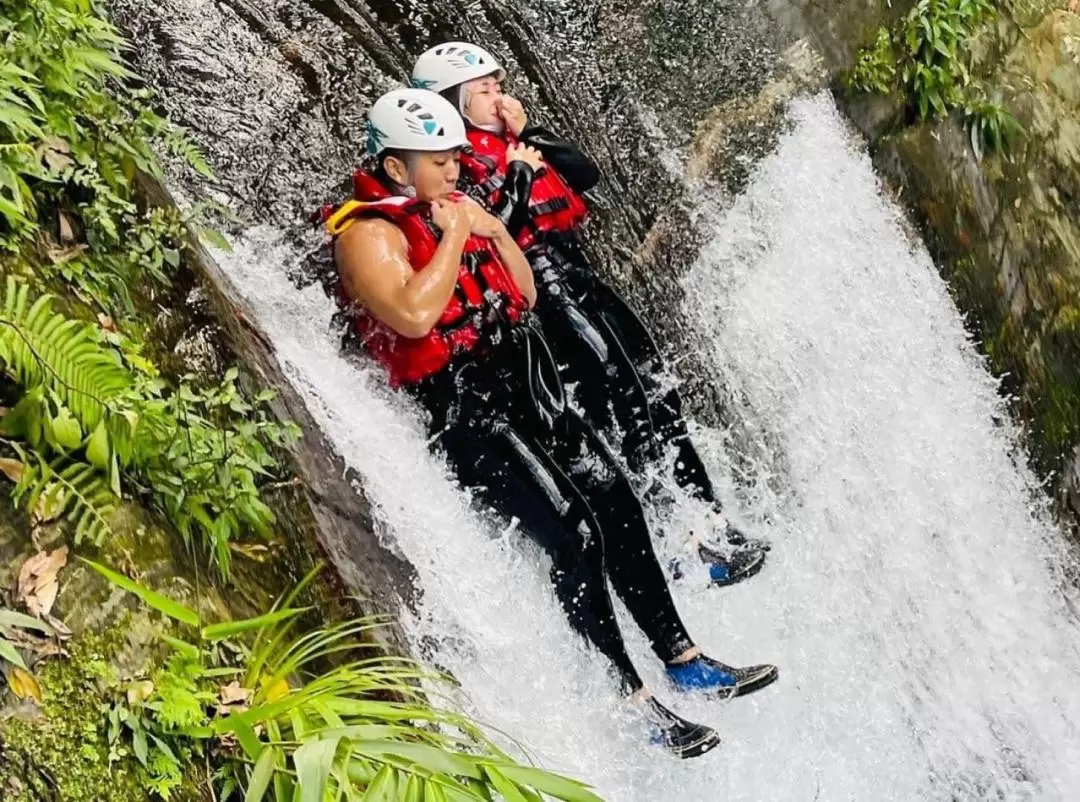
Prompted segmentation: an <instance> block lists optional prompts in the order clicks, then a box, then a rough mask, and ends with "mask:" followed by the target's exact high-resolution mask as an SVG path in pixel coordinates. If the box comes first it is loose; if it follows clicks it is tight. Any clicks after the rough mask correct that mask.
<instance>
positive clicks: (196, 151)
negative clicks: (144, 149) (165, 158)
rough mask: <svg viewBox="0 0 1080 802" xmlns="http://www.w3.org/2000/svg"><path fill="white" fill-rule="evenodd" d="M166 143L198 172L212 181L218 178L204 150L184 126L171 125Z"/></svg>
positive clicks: (166, 135)
mask: <svg viewBox="0 0 1080 802" xmlns="http://www.w3.org/2000/svg"><path fill="white" fill-rule="evenodd" d="M165 145H166V147H168V149H169V150H170V151H171V152H172V153H173V154H175V155H176V156H179V157H180V158H181V159H183V160H184V161H185V162H187V164H188V165H189V166H190V167H191V168H192V169H194V170H195V171H196V172H197V173H199V174H200V175H202V176H203V177H205V178H209V179H210V180H211V181H215V180H217V176H216V175H214V168H212V167H211V166H210V164H209V162H207V161H206V156H205V155H203V152H202V150H201V149H200V148H199V146H198V145H196V144H195V143H194V142H192V141H191V139H190V138H189V137H188V135H187V133H186V132H185V131H184V129H183V128H179V127H177V126H175V125H173V126H171V127H170V128H169V130H168V131H167V132H166V134H165Z"/></svg>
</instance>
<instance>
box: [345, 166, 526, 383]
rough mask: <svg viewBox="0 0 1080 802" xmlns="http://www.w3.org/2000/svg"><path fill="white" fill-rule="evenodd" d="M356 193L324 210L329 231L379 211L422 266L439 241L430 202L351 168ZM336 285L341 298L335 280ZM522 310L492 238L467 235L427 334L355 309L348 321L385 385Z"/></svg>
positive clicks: (419, 375) (427, 371)
mask: <svg viewBox="0 0 1080 802" xmlns="http://www.w3.org/2000/svg"><path fill="white" fill-rule="evenodd" d="M353 190H354V199H353V201H350V202H349V203H346V204H344V205H343V206H341V207H340V208H339V209H338V210H337V211H336V212H334V213H332V214H331V215H329V216H328V217H327V220H326V222H327V227H328V229H330V232H331V234H334V235H335V237H336V235H337V234H340V233H341V231H343V230H344V228H345V227H347V225H348V222H347V221H351V220H354V219H356V218H365V217H382V218H385V219H387V220H389V221H390V222H391V223H393V224H394V225H396V226H397V227H398V228H399V229H401V232H402V233H403V234H404V235H405V240H406V242H407V243H408V245H409V264H411V265H412V267H413V269H414V270H423V269H424V268H425V267H426V266H427V264H428V262H430V261H431V258H432V256H434V254H435V250H436V249H437V248H438V247H439V238H438V235H437V234H436V229H435V228H434V227H433V226H432V224H431V206H430V204H428V203H426V202H423V201H418V200H414V199H411V198H405V197H400V196H391V195H390V193H389V192H388V191H387V190H386V188H385V187H384V186H383V185H382V184H381V183H380V182H379V181H378V179H376V178H375V177H374V176H372V175H371V174H370V173H367V172H365V171H363V170H357V171H356V173H355V174H354V175H353ZM338 286H339V292H341V294H342V297H343V300H344V301H345V302H346V303H349V302H351V300H352V299H349V298H345V297H344V291H343V288H342V286H341V284H340V282H339V285H338ZM527 309H528V303H527V302H526V300H525V296H524V295H522V293H521V290H520V289H519V288H518V286H517V283H516V282H515V281H514V278H513V276H511V275H510V272H509V271H508V270H507V268H506V266H505V265H503V263H502V260H501V259H500V258H499V253H498V251H497V250H496V248H495V246H494V245H493V244H492V242H491V240H489V239H485V238H483V237H476V236H472V237H469V239H468V240H467V241H466V243H465V248H464V250H463V251H462V259H461V266H460V267H459V268H458V279H457V287H456V288H455V290H454V294H453V295H452V296H451V298H450V301H449V302H448V303H447V305H446V309H445V310H443V313H442V315H441V316H440V317H439V320H438V322H437V323H436V324H435V326H434V328H432V330H431V331H430V332H428V334H426V335H425V336H423V337H418V338H412V337H405V336H403V335H401V334H398V333H397V332H395V331H394V330H393V329H391V328H390V327H389V326H387V325H386V324H384V323H382V322H381V321H379V320H377V319H376V318H375V317H374V316H372V315H371V314H368V313H367V312H366V311H365V310H362V309H361V310H358V312H359V313H358V314H357V315H356V316H355V317H354V325H355V326H356V330H357V334H359V335H360V338H361V341H362V342H363V343H364V344H365V347H366V348H367V350H368V352H369V353H370V354H371V355H372V356H373V357H374V358H375V359H376V360H377V361H378V362H379V363H381V364H382V365H384V366H386V368H387V369H388V370H389V372H390V384H391V386H393V387H398V386H400V385H402V384H414V383H416V382H418V381H420V380H421V379H424V378H426V377H427V376H431V375H433V374H435V373H438V372H439V371H440V370H442V369H443V368H445V367H446V366H447V365H448V364H449V363H450V360H451V359H453V358H454V357H455V356H458V355H459V354H464V353H468V352H469V351H471V350H473V349H474V348H475V347H476V346H477V344H479V343H480V342H481V341H482V340H483V339H484V337H485V335H487V334H488V333H491V332H490V331H489V330H491V329H494V328H496V327H497V326H498V325H499V321H498V316H499V315H503V316H505V318H506V319H508V320H509V321H510V322H511V323H516V322H518V321H519V320H521V318H522V315H523V314H524V313H525V311H526V310H527Z"/></svg>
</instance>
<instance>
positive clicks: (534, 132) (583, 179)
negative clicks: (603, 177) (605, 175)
mask: <svg viewBox="0 0 1080 802" xmlns="http://www.w3.org/2000/svg"><path fill="white" fill-rule="evenodd" d="M518 138H519V139H520V140H521V141H522V142H524V143H525V144H526V145H529V146H530V147H534V148H536V149H537V150H538V151H540V154H541V155H542V156H543V157H544V161H546V162H547V163H548V164H550V165H551V166H552V167H554V168H555V170H556V171H557V172H558V173H559V175H560V176H562V178H563V180H565V181H566V183H568V184H569V185H570V188H571V189H573V190H574V191H575V192H584V191H585V190H587V189H592V188H593V187H594V186H596V184H597V182H598V181H599V180H600V168H599V167H597V166H596V162H594V161H593V160H592V159H590V158H589V157H588V156H586V155H585V154H584V153H582V152H581V150H580V149H579V148H578V147H577V146H576V145H574V144H573V143H572V142H568V141H567V140H565V139H562V138H561V137H559V136H556V135H555V134H554V133H552V132H551V131H549V130H548V129H546V128H542V127H540V126H539V125H528V126H526V127H525V130H524V131H522V132H521V136H520V137H518Z"/></svg>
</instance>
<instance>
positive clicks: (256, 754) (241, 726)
mask: <svg viewBox="0 0 1080 802" xmlns="http://www.w3.org/2000/svg"><path fill="white" fill-rule="evenodd" d="M214 728H215V729H216V730H218V731H219V732H231V733H233V734H235V735H236V739H237V740H238V741H240V746H241V747H242V748H243V750H244V752H245V753H246V754H247V756H248V758H249V759H251V760H258V758H260V757H262V752H263V749H265V748H266V744H265V743H263V741H262V740H261V739H260V738H259V736H258V735H257V734H256V733H255V728H254V727H252V726H251V725H250V724H249V723H248V722H247V719H246V718H245V716H244V714H243V713H233V714H232V715H230V716H225V718H223V719H218V720H217V721H216V722H214Z"/></svg>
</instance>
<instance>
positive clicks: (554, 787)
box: [499, 766, 603, 802]
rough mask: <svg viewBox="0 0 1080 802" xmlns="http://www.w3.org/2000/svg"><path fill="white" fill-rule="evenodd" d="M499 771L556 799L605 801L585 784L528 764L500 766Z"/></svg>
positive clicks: (520, 783)
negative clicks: (529, 766)
mask: <svg viewBox="0 0 1080 802" xmlns="http://www.w3.org/2000/svg"><path fill="white" fill-rule="evenodd" d="M499 771H500V772H501V773H502V775H503V776H504V777H506V778H508V779H510V780H512V781H513V782H515V783H517V784H518V785H525V786H528V787H529V788H535V789H536V790H537V791H540V792H542V793H545V794H549V795H551V796H553V797H555V798H556V799H564V800H566V802H603V800H602V799H601V798H600V797H598V796H597V795H596V794H594V793H593V792H592V791H590V790H589V789H588V787H587V786H585V785H584V784H582V783H580V782H578V781H576V780H571V779H568V778H566V777H561V776H559V775H558V774H551V773H550V772H546V771H542V770H540V769H532V768H528V767H527V766H500V767H499Z"/></svg>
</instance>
